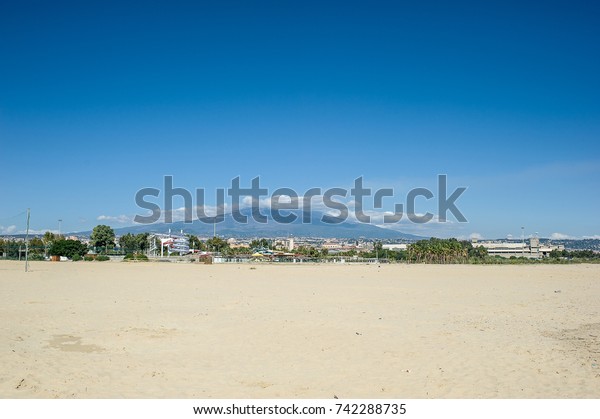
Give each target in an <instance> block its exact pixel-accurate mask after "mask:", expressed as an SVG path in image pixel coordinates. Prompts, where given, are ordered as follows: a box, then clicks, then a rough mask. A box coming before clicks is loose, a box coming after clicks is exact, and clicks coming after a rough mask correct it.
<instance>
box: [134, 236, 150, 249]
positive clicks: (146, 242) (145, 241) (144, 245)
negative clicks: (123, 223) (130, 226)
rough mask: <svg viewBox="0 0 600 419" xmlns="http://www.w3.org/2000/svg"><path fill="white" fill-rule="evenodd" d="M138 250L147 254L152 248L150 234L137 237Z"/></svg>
mask: <svg viewBox="0 0 600 419" xmlns="http://www.w3.org/2000/svg"><path fill="white" fill-rule="evenodd" d="M135 241H136V245H137V249H138V250H139V251H140V252H145V251H146V250H148V248H149V247H150V233H140V234H137V235H136V236H135Z"/></svg>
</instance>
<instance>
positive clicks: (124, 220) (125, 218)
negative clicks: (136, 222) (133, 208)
mask: <svg viewBox="0 0 600 419" xmlns="http://www.w3.org/2000/svg"><path fill="white" fill-rule="evenodd" d="M96 220H98V221H108V222H115V223H119V224H125V223H130V222H131V217H128V216H126V215H117V216H112V215H99V216H98V218H96Z"/></svg>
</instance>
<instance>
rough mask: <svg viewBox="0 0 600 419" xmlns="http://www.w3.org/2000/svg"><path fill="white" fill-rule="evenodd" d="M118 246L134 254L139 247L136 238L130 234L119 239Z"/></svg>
mask: <svg viewBox="0 0 600 419" xmlns="http://www.w3.org/2000/svg"><path fill="white" fill-rule="evenodd" d="M119 246H121V248H122V249H124V250H125V251H126V252H128V253H133V252H136V251H137V250H138V247H139V246H138V241H137V238H136V236H134V235H133V234H131V233H127V234H124V235H123V236H121V237H119Z"/></svg>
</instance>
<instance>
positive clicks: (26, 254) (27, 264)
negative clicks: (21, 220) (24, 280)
mask: <svg viewBox="0 0 600 419" xmlns="http://www.w3.org/2000/svg"><path fill="white" fill-rule="evenodd" d="M29 215H30V212H29V208H27V232H26V233H25V272H27V270H28V268H29Z"/></svg>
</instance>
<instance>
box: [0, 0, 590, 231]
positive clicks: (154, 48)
mask: <svg viewBox="0 0 600 419" xmlns="http://www.w3.org/2000/svg"><path fill="white" fill-rule="evenodd" d="M0 39H1V40H2V41H1V42H0V60H1V65H0V193H1V200H0V226H2V227H1V229H2V230H0V233H2V232H3V231H4V232H6V231H7V229H10V230H15V229H16V230H23V229H24V221H23V219H22V218H23V217H17V218H14V217H13V216H14V215H15V214H19V213H20V212H22V211H23V210H25V209H26V208H27V207H31V209H32V228H33V229H34V230H44V229H53V230H56V229H57V220H58V219H59V218H60V219H63V231H80V230H85V229H90V228H91V227H93V226H94V225H96V224H98V223H100V221H99V220H98V217H101V216H104V218H105V220H104V221H102V222H104V223H108V224H111V225H113V226H114V227H119V226H123V225H127V224H128V221H127V220H128V218H129V217H131V216H133V215H134V214H136V213H137V212H139V210H138V209H137V207H136V205H135V203H134V194H135V192H136V191H137V190H138V189H139V188H141V187H145V186H153V187H160V186H161V185H162V176H163V175H174V179H175V184H176V186H182V187H187V188H196V187H205V188H207V189H208V190H209V191H212V190H214V189H215V188H216V187H226V186H228V185H229V183H230V180H231V178H233V177H235V176H237V175H240V176H241V177H242V183H243V184H246V185H249V182H250V179H251V178H252V177H254V176H257V175H260V176H261V177H262V184H263V185H264V186H266V187H268V188H270V189H271V190H273V189H275V188H278V187H284V186H285V187H292V188H296V189H297V190H298V191H299V192H302V191H304V190H306V189H307V188H309V187H322V188H326V187H331V186H342V187H343V186H347V187H349V186H351V184H352V181H353V179H354V178H355V177H357V176H360V175H363V176H364V177H365V181H366V184H367V185H370V186H374V187H376V186H384V187H394V188H395V189H396V193H397V195H398V196H399V201H400V202H402V199H403V197H404V196H405V194H406V192H407V191H408V190H409V189H411V188H414V187H418V186H433V185H435V181H436V175H437V174H438V173H446V174H448V179H449V185H450V186H451V188H454V187H457V186H468V187H469V189H468V190H467V192H465V194H464V195H463V196H462V197H461V198H460V200H459V201H458V203H459V207H460V208H461V210H462V211H463V213H464V214H465V216H466V217H467V219H468V220H469V223H467V224H459V223H456V222H453V223H449V224H446V225H429V226H414V225H413V226H411V225H407V226H406V229H405V231H408V232H411V233H417V234H419V233H423V234H427V235H429V234H435V235H440V236H469V235H470V234H472V233H478V234H480V235H482V236H484V237H505V236H506V235H507V234H513V235H516V236H518V235H520V227H521V226H522V225H523V226H526V228H527V232H528V233H533V232H539V233H540V234H541V235H543V236H550V235H551V234H553V233H559V234H564V235H570V236H578V237H581V236H594V235H600V222H599V221H598V218H597V213H598V208H599V207H600V194H598V186H599V184H600V155H599V151H600V145H599V144H600V142H599V141H600V99H599V98H600V77H599V76H598V75H599V74H600V6H598V5H596V4H594V2H590V1H561V2H556V1H544V2H536V3H534V2H522V1H520V2H508V1H502V2H493V4H492V3H491V2H481V1H474V2H442V1H440V2H415V1H410V2H408V1H406V2H401V1H396V2H394V1H389V2H380V1H372V2H353V1H344V2H341V1H340V2H324V1H319V2H310V1H290V2H282V1H255V2H252V1H218V2H202V1H199V2H177V1H168V2H167V1H164V2H136V3H135V4H126V3H125V2H106V1H104V2H97V3H94V2H61V1H56V2H30V1H18V2H3V4H2V5H1V6H0ZM209 195H210V193H209ZM422 208H423V210H427V209H431V208H429V207H428V206H427V205H426V204H422ZM417 209H419V208H417ZM119 216H124V217H121V222H119V221H118V220H117V217H119ZM107 217H115V218H114V219H112V218H107ZM12 225H15V227H12V228H11V226H12Z"/></svg>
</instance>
